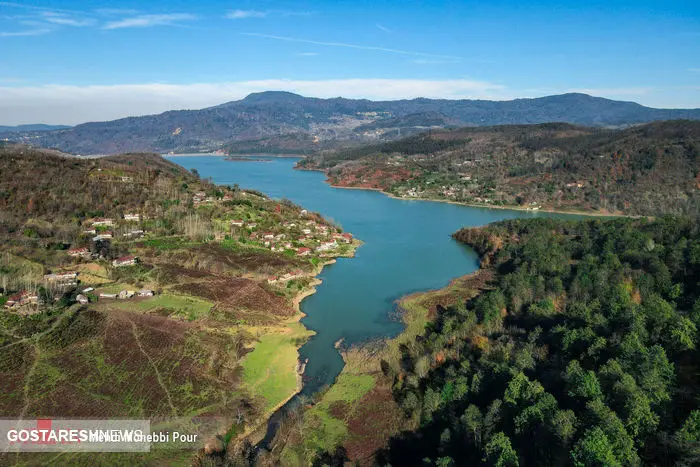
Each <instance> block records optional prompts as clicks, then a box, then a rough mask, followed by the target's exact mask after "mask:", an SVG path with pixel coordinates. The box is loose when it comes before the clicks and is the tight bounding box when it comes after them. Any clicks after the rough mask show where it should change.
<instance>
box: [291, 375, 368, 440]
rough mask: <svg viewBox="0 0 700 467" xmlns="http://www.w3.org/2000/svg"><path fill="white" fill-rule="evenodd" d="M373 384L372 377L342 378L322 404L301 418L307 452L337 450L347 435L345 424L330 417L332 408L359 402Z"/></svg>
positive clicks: (342, 376)
mask: <svg viewBox="0 0 700 467" xmlns="http://www.w3.org/2000/svg"><path fill="white" fill-rule="evenodd" d="M374 384H375V379H374V377H373V376H371V375H353V374H348V373H343V374H341V375H340V376H339V377H338V380H337V381H336V382H335V384H334V385H333V386H331V388H330V389H329V390H328V392H327V393H326V394H324V395H323V397H322V398H321V400H320V401H319V402H318V403H317V404H316V405H314V406H313V407H312V408H311V409H310V410H309V411H308V412H307V413H306V414H304V425H305V429H306V430H307V435H306V439H305V443H304V444H305V448H306V450H313V451H329V452H331V451H333V450H334V449H335V448H336V447H337V446H339V445H340V444H341V443H342V442H343V441H344V440H345V439H346V438H347V437H348V435H349V431H348V427H347V425H346V424H345V420H340V419H338V418H336V417H334V416H333V413H332V409H333V407H334V405H335V404H340V405H343V404H346V405H352V404H353V403H354V402H357V401H359V400H360V399H362V396H364V395H365V394H367V393H368V392H369V391H370V390H371V389H372V388H373V387H374Z"/></svg>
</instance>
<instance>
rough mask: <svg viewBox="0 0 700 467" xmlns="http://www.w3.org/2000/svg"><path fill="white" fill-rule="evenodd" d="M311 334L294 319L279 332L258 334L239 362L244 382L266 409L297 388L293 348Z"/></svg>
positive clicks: (295, 351)
mask: <svg viewBox="0 0 700 467" xmlns="http://www.w3.org/2000/svg"><path fill="white" fill-rule="evenodd" d="M311 334H312V332H311V331H309V330H307V329H306V328H304V326H302V324H301V323H299V322H298V321H293V322H290V323H289V325H288V327H287V328H284V329H283V331H282V332H276V333H271V334H264V335H262V336H261V337H260V341H259V342H258V343H257V344H255V349H254V350H253V351H252V352H251V353H250V354H248V356H246V359H245V360H244V361H243V381H244V385H245V386H246V388H247V389H248V390H249V391H250V392H251V393H252V394H253V395H254V396H258V397H262V398H263V399H264V400H265V404H264V407H265V410H266V411H267V410H272V409H273V408H275V407H277V406H279V405H280V404H282V403H283V402H284V401H286V400H287V399H288V398H289V397H290V396H292V395H293V394H294V393H296V391H297V390H298V387H297V386H298V376H297V372H296V367H297V361H298V353H297V349H298V347H299V346H300V345H301V343H303V342H304V341H305V340H306V339H307V338H308V337H309V336H311Z"/></svg>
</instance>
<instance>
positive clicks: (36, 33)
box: [0, 28, 51, 37]
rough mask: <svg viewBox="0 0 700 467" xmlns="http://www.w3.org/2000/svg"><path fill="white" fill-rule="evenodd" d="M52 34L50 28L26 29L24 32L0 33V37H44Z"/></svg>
mask: <svg viewBox="0 0 700 467" xmlns="http://www.w3.org/2000/svg"><path fill="white" fill-rule="evenodd" d="M50 32H51V29H50V28H36V29H25V30H24V31H0V37H23V36H42V35H44V34H48V33H50Z"/></svg>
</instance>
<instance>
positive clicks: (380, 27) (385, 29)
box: [375, 23, 394, 33]
mask: <svg viewBox="0 0 700 467" xmlns="http://www.w3.org/2000/svg"><path fill="white" fill-rule="evenodd" d="M375 26H376V27H377V29H379V30H380V31H384V32H386V33H392V32H394V31H392V30H391V29H389V28H387V27H386V26H383V25H381V24H379V23H377V24H375Z"/></svg>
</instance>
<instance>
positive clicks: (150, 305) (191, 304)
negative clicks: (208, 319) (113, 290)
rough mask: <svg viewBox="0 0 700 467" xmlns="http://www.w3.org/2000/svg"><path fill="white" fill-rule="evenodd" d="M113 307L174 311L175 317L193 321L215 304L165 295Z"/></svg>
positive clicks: (142, 310) (121, 302)
mask: <svg viewBox="0 0 700 467" xmlns="http://www.w3.org/2000/svg"><path fill="white" fill-rule="evenodd" d="M121 290H123V289H121ZM111 306H113V307H115V308H119V309H122V310H125V311H139V312H143V313H147V312H149V311H153V310H157V309H159V308H165V309H167V310H173V312H174V313H173V314H174V315H178V316H184V317H186V318H187V319H189V320H190V321H191V320H194V319H197V318H201V317H203V316H205V315H206V314H207V313H209V311H210V310H211V309H212V307H213V306H214V304H213V303H211V302H209V301H206V300H202V299H201V298H194V297H188V296H185V295H171V294H168V293H165V294H162V295H156V296H155V297H147V298H132V299H130V300H120V301H116V300H115V301H114V303H113V304H111Z"/></svg>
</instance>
